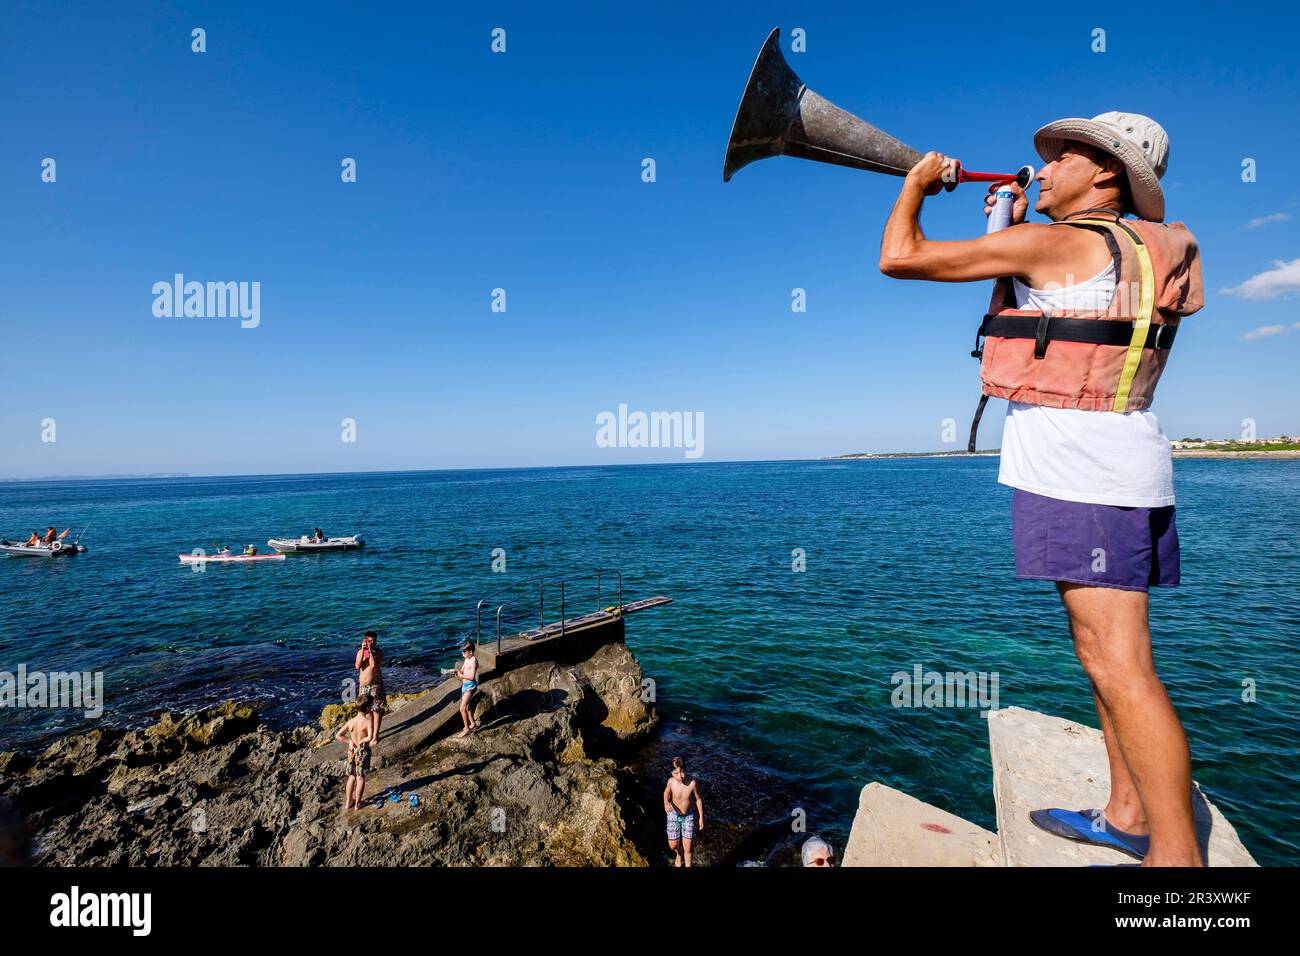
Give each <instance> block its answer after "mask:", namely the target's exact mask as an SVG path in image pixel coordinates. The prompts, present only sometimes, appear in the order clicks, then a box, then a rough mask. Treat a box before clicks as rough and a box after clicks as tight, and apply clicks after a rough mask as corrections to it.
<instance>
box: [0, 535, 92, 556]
mask: <svg viewBox="0 0 1300 956" xmlns="http://www.w3.org/2000/svg"><path fill="white" fill-rule="evenodd" d="M85 551H86V546H85V545H84V544H77V543H76V542H67V543H65V542H63V541H55V542H54V543H53V544H45V543H43V542H42V543H41V544H27V543H25V542H22V541H10V540H9V539H8V538H6V539H5V540H3V541H0V553H3V554H11V555H13V556H15V557H29V558H60V557H67V556H69V555H73V554H84V553H85Z"/></svg>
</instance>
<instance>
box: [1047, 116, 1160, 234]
mask: <svg viewBox="0 0 1300 956" xmlns="http://www.w3.org/2000/svg"><path fill="white" fill-rule="evenodd" d="M1069 142H1075V143H1088V144H1089V145H1091V146H1095V147H1097V148H1098V149H1100V150H1102V151H1103V152H1106V153H1109V154H1110V155H1112V156H1114V157H1116V158H1117V159H1118V160H1119V161H1120V162H1122V163H1123V164H1124V168H1125V169H1126V170H1127V171H1128V185H1129V191H1130V192H1131V193H1132V194H1133V206H1134V211H1135V212H1136V213H1137V214H1138V216H1139V217H1141V218H1142V219H1146V220H1149V221H1151V222H1161V221H1163V220H1164V218H1165V194H1164V190H1162V189H1161V188H1160V177H1161V176H1163V175H1164V174H1165V167H1167V166H1168V165H1169V136H1168V135H1167V134H1166V133H1165V130H1164V127H1162V126H1161V125H1160V124H1159V123H1157V122H1156V121H1155V120H1153V119H1152V118H1151V117H1149V116H1142V115H1141V114H1140V113H1117V112H1115V111H1113V110H1112V111H1111V112H1109V113H1102V114H1101V115H1100V116H1094V117H1093V118H1092V119H1090V120H1088V119H1061V120H1057V121H1056V122H1055V123H1048V124H1047V125H1046V126H1044V127H1043V128H1042V129H1040V130H1039V131H1038V132H1037V133H1035V134H1034V147H1035V148H1036V149H1037V150H1038V155H1039V156H1041V157H1043V161H1044V162H1048V163H1051V162H1054V161H1056V160H1057V159H1058V158H1059V157H1060V155H1061V150H1062V149H1064V148H1065V144H1066V143H1069Z"/></svg>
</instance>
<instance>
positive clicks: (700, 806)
mask: <svg viewBox="0 0 1300 956" xmlns="http://www.w3.org/2000/svg"><path fill="white" fill-rule="evenodd" d="M691 792H692V793H693V794H694V795H695V807H696V809H697V810H699V812H700V829H701V830H703V829H704V798H703V797H701V796H700V784H699V781H696V782H694V783H692V784H691Z"/></svg>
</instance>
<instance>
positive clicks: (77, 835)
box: [0, 641, 655, 866]
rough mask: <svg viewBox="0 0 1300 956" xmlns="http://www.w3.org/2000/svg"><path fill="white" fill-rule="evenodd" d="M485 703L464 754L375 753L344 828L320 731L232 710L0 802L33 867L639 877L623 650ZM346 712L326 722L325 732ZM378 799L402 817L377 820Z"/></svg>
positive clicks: (628, 681)
mask: <svg viewBox="0 0 1300 956" xmlns="http://www.w3.org/2000/svg"><path fill="white" fill-rule="evenodd" d="M482 690H483V693H482V695H481V697H480V700H479V702H478V704H477V713H478V715H479V719H480V721H481V722H482V724H483V729H482V730H481V731H480V732H479V733H478V734H476V735H474V736H472V737H467V738H456V737H447V736H446V733H447V732H448V731H447V730H444V731H442V732H441V733H440V734H437V733H431V734H430V735H429V737H428V738H427V740H426V742H424V743H423V744H421V745H420V746H418V747H415V748H413V749H411V750H410V752H400V753H394V754H390V755H387V756H385V754H384V750H385V742H386V741H387V740H390V739H391V738H387V737H386V738H384V740H381V742H380V744H379V746H378V748H377V753H376V758H377V759H376V761H375V767H376V770H375V772H374V773H373V774H372V778H371V780H370V781H369V783H370V786H369V788H368V793H367V797H368V801H367V803H366V805H364V806H363V808H362V809H361V810H359V811H351V812H349V813H347V814H342V813H341V812H340V811H341V804H342V801H343V780H342V776H341V767H340V765H339V763H338V762H337V761H335V760H332V759H326V758H325V757H323V756H321V754H319V753H318V752H317V750H316V746H315V745H316V743H317V742H318V741H319V740H320V737H321V730H318V729H317V728H316V727H302V728H297V729H294V730H291V731H285V732H279V731H273V730H270V729H268V728H266V727H264V726H261V725H260V722H259V721H258V718H257V715H256V713H255V712H254V711H253V709H252V708H250V707H248V706H247V705H245V704H237V703H234V702H227V703H225V704H222V705H220V706H218V707H215V708H211V709H208V710H202V711H199V712H196V713H193V714H185V715H175V714H164V715H162V717H160V718H159V720H158V722H157V723H156V724H155V725H153V726H151V727H149V728H147V729H146V730H144V731H132V732H130V733H122V732H118V731H92V732H91V733H89V734H83V735H79V736H77V737H68V738H64V739H62V740H60V741H59V742H57V743H56V744H54V745H53V746H52V747H50V748H49V749H48V750H47V751H46V752H45V753H44V754H42V755H41V757H40V758H39V759H38V760H37V761H36V762H35V763H34V765H32V766H30V767H29V768H27V769H26V772H24V773H22V774H16V773H9V774H4V775H0V796H8V797H9V798H11V799H12V800H13V802H14V804H15V806H16V808H17V811H18V812H19V813H20V814H21V815H22V816H24V817H25V818H26V820H27V823H28V825H29V826H30V828H31V829H32V830H33V831H36V832H39V833H40V837H41V839H40V842H39V849H38V851H37V855H36V862H37V863H40V864H51V865H93V866H100V865H106V866H112V865H132V866H151V865H164V866H192V865H219V866H220V865H226V866H232V865H273V866H279V865H286V866H317V865H339V866H348V865H363V866H375V865H403V866H404V865H410V866H427V865H467V864H470V865H513V866H518V865H629V866H643V865H646V852H643V850H642V849H641V848H640V847H638V846H637V844H636V843H635V841H634V839H633V837H632V836H631V835H630V831H631V828H630V827H629V826H628V823H627V819H628V815H627V812H628V810H630V809H632V808H631V807H627V808H625V806H624V804H625V803H626V802H627V801H629V800H632V799H635V796H636V793H637V788H636V786H635V785H633V784H632V783H631V782H630V775H629V774H628V773H627V772H626V771H624V770H622V769H621V768H620V765H619V764H618V763H617V762H616V760H615V759H612V758H611V754H612V753H614V751H615V750H616V747H615V746H614V745H616V744H617V743H618V742H619V741H622V740H624V739H626V738H628V737H631V736H633V735H636V734H639V733H641V732H642V731H644V730H645V729H646V728H648V727H649V726H651V725H653V723H654V721H655V715H654V712H653V709H652V708H650V707H648V706H647V705H646V704H645V702H644V701H642V700H641V669H640V666H639V665H638V664H637V662H636V659H635V658H634V657H633V656H632V654H631V652H630V651H629V650H628V649H627V647H626V646H625V645H624V644H623V643H622V642H621V641H615V642H611V643H607V644H603V645H601V644H598V645H597V646H596V647H595V649H594V650H593V651H592V652H591V653H590V654H589V656H588V657H587V659H585V660H581V661H577V662H573V661H566V662H565V663H563V664H560V663H554V662H550V661H537V662H535V663H531V664H524V665H521V666H519V667H517V668H515V669H514V670H506V671H504V673H500V674H495V675H492V676H489V677H488V678H486V679H485V680H484V682H483V685H482ZM424 696H426V695H425V694H417V695H403V697H402V698H400V699H399V700H397V704H398V706H399V707H400V706H401V705H403V704H405V703H407V702H409V701H410V700H415V699H419V698H421V697H424ZM347 706H348V705H335V707H336V708H338V709H337V710H333V709H331V708H326V711H325V712H324V713H322V715H321V721H320V726H321V728H322V730H327V729H328V727H329V726H337V724H338V721H339V720H341V719H346V713H347ZM447 706H452V705H451V704H448V705H447ZM441 707H442V705H441V704H439V705H438V706H435V707H433V708H425V710H424V711H422V712H420V714H418V715H417V716H418V717H420V719H425V715H426V714H427V715H436V714H437V713H439V712H440V708H441ZM427 719H433V716H429V717H428V718H427ZM386 724H387V722H386ZM458 727H459V721H456V722H455V724H454V726H452V727H450V728H448V729H449V730H454V729H456V728H458ZM420 739H422V740H423V739H425V738H420ZM324 753H325V754H326V755H327V754H329V753H330V752H329V751H326V752H324ZM5 765H6V766H13V765H14V758H13V757H10V758H8V760H7V761H6V764H5ZM380 768H382V769H380ZM388 787H395V788H396V789H397V791H398V792H399V793H400V796H401V797H402V800H401V802H396V803H394V802H390V801H387V800H385V801H383V803H382V805H381V806H380V807H379V808H376V807H375V805H374V799H375V798H376V797H378V796H380V795H381V794H382V793H383V792H384V790H385V789H387V788H388ZM412 792H414V793H418V794H419V797H420V805H419V806H418V807H412V806H411V805H410V803H409V801H408V797H409V795H410V793H412Z"/></svg>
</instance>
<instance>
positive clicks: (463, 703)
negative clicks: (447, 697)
mask: <svg viewBox="0 0 1300 956" xmlns="http://www.w3.org/2000/svg"><path fill="white" fill-rule="evenodd" d="M460 720H461V723H463V724H464V725H465V727H464V729H463V730H461V732H460V733H458V734H457V735H456V736H457V737H468V736H469V694H461V695H460Z"/></svg>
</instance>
